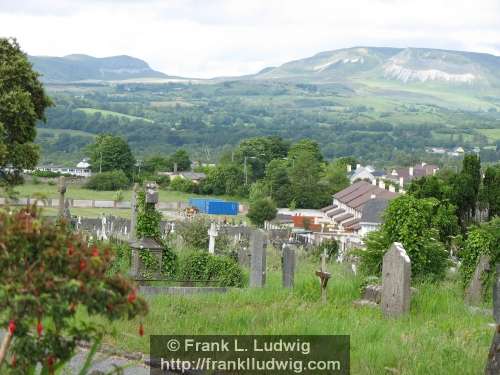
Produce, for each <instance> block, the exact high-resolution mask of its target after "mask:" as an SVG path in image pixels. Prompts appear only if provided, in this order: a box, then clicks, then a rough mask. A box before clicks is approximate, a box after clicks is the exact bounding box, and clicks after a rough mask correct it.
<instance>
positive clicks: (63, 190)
mask: <svg viewBox="0 0 500 375" xmlns="http://www.w3.org/2000/svg"><path fill="white" fill-rule="evenodd" d="M58 191H59V218H60V219H62V218H64V207H65V201H64V194H66V180H65V179H64V176H61V177H59V186H58Z"/></svg>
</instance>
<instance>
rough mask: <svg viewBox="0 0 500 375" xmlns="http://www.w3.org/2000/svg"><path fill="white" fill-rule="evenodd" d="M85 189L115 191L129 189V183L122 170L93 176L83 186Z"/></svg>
mask: <svg viewBox="0 0 500 375" xmlns="http://www.w3.org/2000/svg"><path fill="white" fill-rule="evenodd" d="M85 187H86V188H87V189H91V190H108V191H116V190H121V189H127V188H128V187H130V181H129V179H128V177H127V176H126V175H125V173H124V172H123V171H122V170H118V171H110V172H102V173H95V174H93V175H92V176H91V177H90V179H89V180H88V182H87V183H86V184H85Z"/></svg>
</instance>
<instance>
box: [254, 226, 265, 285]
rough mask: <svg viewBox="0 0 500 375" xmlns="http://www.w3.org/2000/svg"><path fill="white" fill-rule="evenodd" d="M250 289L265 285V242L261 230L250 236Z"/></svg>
mask: <svg viewBox="0 0 500 375" xmlns="http://www.w3.org/2000/svg"><path fill="white" fill-rule="evenodd" d="M250 249H251V258H250V287H251V288H262V287H263V286H264V285H265V284H266V241H265V233H264V231H263V230H262V229H257V230H255V231H253V232H252V234H251V236H250Z"/></svg>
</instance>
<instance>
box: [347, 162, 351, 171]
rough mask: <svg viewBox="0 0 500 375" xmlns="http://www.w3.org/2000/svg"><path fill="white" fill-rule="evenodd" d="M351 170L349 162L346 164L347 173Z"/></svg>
mask: <svg viewBox="0 0 500 375" xmlns="http://www.w3.org/2000/svg"><path fill="white" fill-rule="evenodd" d="M350 171H351V164H347V173H349V172H350Z"/></svg>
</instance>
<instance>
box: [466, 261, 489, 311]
mask: <svg viewBox="0 0 500 375" xmlns="http://www.w3.org/2000/svg"><path fill="white" fill-rule="evenodd" d="M489 269H490V257H489V256H488V255H481V257H480V258H479V261H478V263H477V266H476V270H475V271H474V275H472V278H471V281H470V283H469V286H468V287H467V290H466V291H465V302H466V303H467V304H468V305H473V306H477V305H479V304H480V303H481V301H482V300H483V295H484V290H483V276H484V273H485V272H487V271H489Z"/></svg>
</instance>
